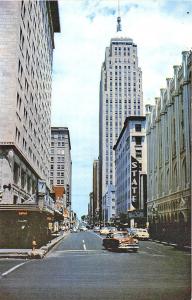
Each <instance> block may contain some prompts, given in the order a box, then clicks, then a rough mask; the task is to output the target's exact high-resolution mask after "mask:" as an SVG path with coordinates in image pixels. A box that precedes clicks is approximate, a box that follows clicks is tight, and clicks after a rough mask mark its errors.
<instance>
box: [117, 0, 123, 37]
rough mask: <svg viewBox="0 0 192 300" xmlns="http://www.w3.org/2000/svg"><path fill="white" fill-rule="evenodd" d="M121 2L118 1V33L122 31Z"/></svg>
mask: <svg viewBox="0 0 192 300" xmlns="http://www.w3.org/2000/svg"><path fill="white" fill-rule="evenodd" d="M119 1H120V0H118V17H117V32H118V31H121V30H122V29H121V17H120V3H119Z"/></svg>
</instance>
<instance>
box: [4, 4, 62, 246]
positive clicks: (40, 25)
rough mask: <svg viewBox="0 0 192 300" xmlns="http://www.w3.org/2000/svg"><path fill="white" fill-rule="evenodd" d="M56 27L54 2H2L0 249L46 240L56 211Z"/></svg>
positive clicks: (44, 241) (58, 25) (58, 23)
mask: <svg viewBox="0 0 192 300" xmlns="http://www.w3.org/2000/svg"><path fill="white" fill-rule="evenodd" d="M59 31H60V21H59V10H58V2H57V1H31V0H29V1H0V37H1V38H0V109H1V117H0V236H1V239H0V247H11V248H29V247H31V241H32V239H34V238H35V240H36V242H37V244H38V245H39V246H41V245H43V244H45V243H46V242H47V241H48V240H49V234H48V232H49V231H48V229H49V228H50V226H49V225H50V223H54V220H55V219H57V218H58V217H57V216H58V215H59V212H58V213H57V212H56V213H55V212H54V204H53V201H52V199H51V198H50V196H49V172H50V157H49V152H50V140H51V89H52V62H53V49H54V33H55V32H59ZM53 216H54V218H53ZM59 217H60V215H59Z"/></svg>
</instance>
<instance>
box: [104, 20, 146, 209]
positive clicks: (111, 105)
mask: <svg viewBox="0 0 192 300" xmlns="http://www.w3.org/2000/svg"><path fill="white" fill-rule="evenodd" d="M130 115H132V116H136V115H138V116H140V115H143V94H142V72H141V69H140V68H139V66H138V56H137V45H136V44H135V43H134V42H133V40H132V39H131V38H128V37H125V35H124V34H123V33H122V31H121V18H120V16H118V18H117V33H116V35H115V36H114V37H113V38H112V39H111V41H110V46H109V47H107V48H106V51H105V61H104V62H103V64H102V67H101V80H100V111H99V127H100V128H99V160H100V187H101V191H100V201H101V199H102V197H103V196H104V195H105V192H106V189H107V186H108V185H115V154H114V151H113V146H114V145H115V143H116V141H117V138H118V136H119V134H120V132H121V129H122V127H123V125H124V121H125V119H126V117H127V116H130ZM100 208H101V206H100Z"/></svg>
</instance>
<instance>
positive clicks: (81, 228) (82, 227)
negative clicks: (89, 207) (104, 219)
mask: <svg viewBox="0 0 192 300" xmlns="http://www.w3.org/2000/svg"><path fill="white" fill-rule="evenodd" d="M79 230H80V231H87V230H88V229H87V227H85V226H80V227H79Z"/></svg>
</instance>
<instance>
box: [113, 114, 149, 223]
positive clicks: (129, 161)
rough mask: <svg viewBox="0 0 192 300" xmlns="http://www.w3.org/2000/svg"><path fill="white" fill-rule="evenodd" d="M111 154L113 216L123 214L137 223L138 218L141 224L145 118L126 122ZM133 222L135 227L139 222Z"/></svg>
mask: <svg viewBox="0 0 192 300" xmlns="http://www.w3.org/2000/svg"><path fill="white" fill-rule="evenodd" d="M114 150H115V166H116V170H115V172H116V215H117V216H119V217H120V216H121V214H126V215H127V217H128V218H130V219H135V220H136V219H138V218H137V215H138V214H139V217H140V221H143V220H142V218H144V217H145V215H144V206H145V203H144V202H147V201H146V200H147V199H146V200H145V201H144V199H143V190H144V187H142V184H143V183H144V181H143V176H144V174H145V175H146V171H147V143H146V117H144V116H130V117H127V118H126V120H125V123H124V127H123V129H122V131H121V133H120V136H119V138H118V140H117V143H116V145H115V146H114ZM144 184H146V183H144ZM136 212H137V213H136ZM134 216H135V217H134ZM136 221H137V223H138V221H139V219H138V220H136ZM136 221H135V222H136ZM132 222H133V221H132ZM145 222H146V221H145ZM131 225H132V226H133V224H131Z"/></svg>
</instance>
